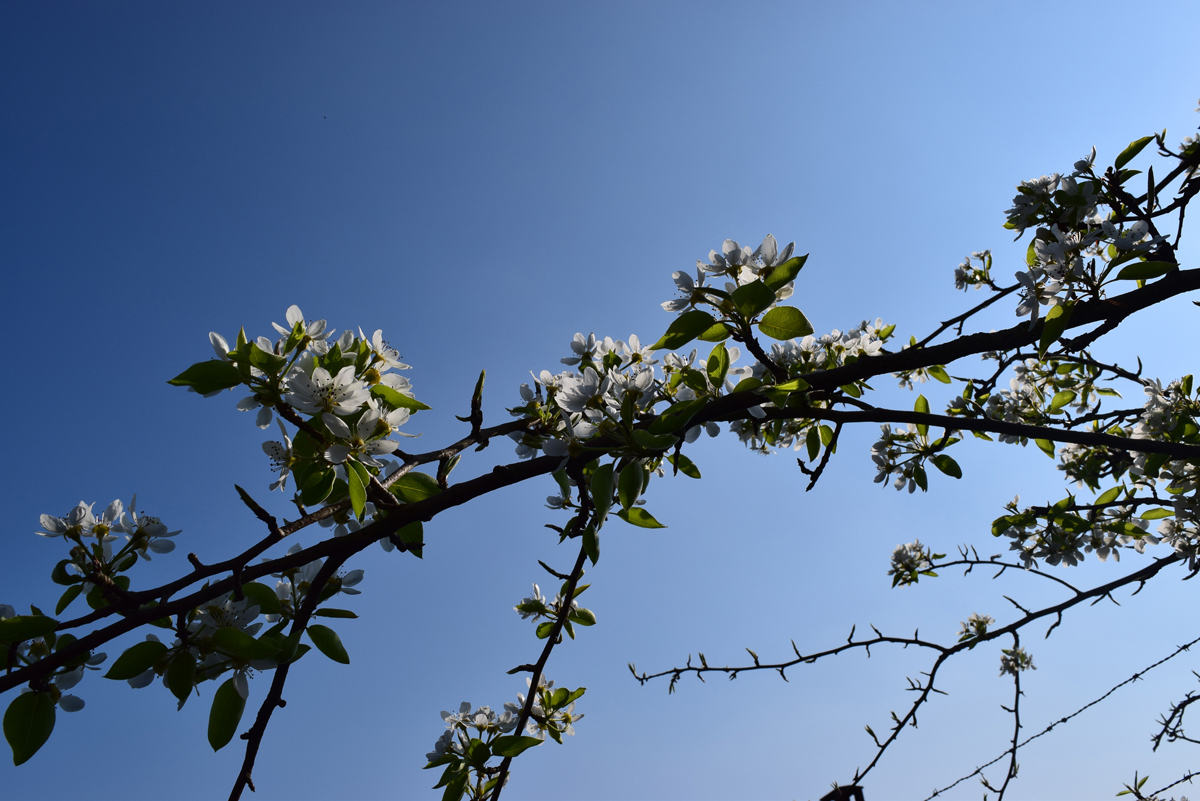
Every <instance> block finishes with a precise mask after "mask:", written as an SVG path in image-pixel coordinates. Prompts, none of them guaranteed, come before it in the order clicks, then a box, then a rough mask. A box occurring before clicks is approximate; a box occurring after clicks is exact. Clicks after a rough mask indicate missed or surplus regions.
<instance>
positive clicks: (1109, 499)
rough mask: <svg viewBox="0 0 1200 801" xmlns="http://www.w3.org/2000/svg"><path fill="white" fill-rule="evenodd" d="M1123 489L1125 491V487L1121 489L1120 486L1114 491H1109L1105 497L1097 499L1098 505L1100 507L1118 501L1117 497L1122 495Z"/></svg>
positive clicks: (1113, 489)
mask: <svg viewBox="0 0 1200 801" xmlns="http://www.w3.org/2000/svg"><path fill="white" fill-rule="evenodd" d="M1122 489H1123V487H1121V485H1119V484H1118V485H1117V486H1115V487H1113V488H1112V489H1110V490H1108V491H1107V492H1105V493H1104V494H1103V495H1101V496H1100V497H1099V498H1097V499H1096V504H1097V505H1100V504H1106V503H1112V502H1113V501H1115V500H1116V499H1117V496H1118V495H1120V494H1121V490H1122Z"/></svg>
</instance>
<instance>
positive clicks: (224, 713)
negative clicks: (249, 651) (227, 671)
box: [208, 679, 246, 751]
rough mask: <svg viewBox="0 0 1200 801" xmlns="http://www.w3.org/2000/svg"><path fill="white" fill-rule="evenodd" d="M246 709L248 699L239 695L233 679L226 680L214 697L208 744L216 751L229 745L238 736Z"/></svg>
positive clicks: (209, 715)
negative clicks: (239, 725)
mask: <svg viewBox="0 0 1200 801" xmlns="http://www.w3.org/2000/svg"><path fill="white" fill-rule="evenodd" d="M245 709H246V699H245V698H242V696H240V695H239V694H238V691H237V688H236V687H234V686H233V679H226V680H225V682H224V683H223V684H222V685H221V686H220V687H218V688H217V691H216V693H215V694H214V695H213V702H212V709H211V710H209V713H208V744H209V745H211V746H212V749H213V750H214V751H220V750H221V749H222V748H224V747H225V746H227V745H229V741H230V740H232V739H233V735H235V734H237V727H238V724H239V723H241V721H242V712H243V711H245Z"/></svg>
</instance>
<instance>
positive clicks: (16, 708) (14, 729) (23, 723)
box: [4, 693, 54, 765]
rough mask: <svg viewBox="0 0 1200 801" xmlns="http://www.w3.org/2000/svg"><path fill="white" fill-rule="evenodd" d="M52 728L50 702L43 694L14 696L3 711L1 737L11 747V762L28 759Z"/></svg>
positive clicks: (40, 745) (19, 763)
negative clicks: (2, 734)
mask: <svg viewBox="0 0 1200 801" xmlns="http://www.w3.org/2000/svg"><path fill="white" fill-rule="evenodd" d="M53 731H54V702H53V701H51V700H50V696H49V695H47V694H46V693H24V694H22V695H18V696H17V697H16V698H14V699H13V701H12V703H11V704H9V705H8V711H6V712H5V713H4V739H6V740H8V744H9V746H11V747H12V752H13V764H14V765H21V764H24V763H25V762H28V761H29V758H30V757H32V756H33V755H34V754H36V753H37V752H38V749H39V748H41V747H42V746H43V745H45V744H46V741H47V740H49V739H50V733H51V732H53Z"/></svg>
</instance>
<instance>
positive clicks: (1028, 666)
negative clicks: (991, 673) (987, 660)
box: [1000, 648, 1037, 676]
mask: <svg viewBox="0 0 1200 801" xmlns="http://www.w3.org/2000/svg"><path fill="white" fill-rule="evenodd" d="M1025 670H1037V665H1035V664H1033V657H1032V656H1030V655H1029V654H1028V653H1026V651H1025V649H1024V648H1005V649H1004V650H1003V651H1001V652H1000V675H1001V676H1004V675H1006V674H1007V675H1009V676H1016V675H1017V674H1018V673H1021V672H1022V671H1025Z"/></svg>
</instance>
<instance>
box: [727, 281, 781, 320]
mask: <svg viewBox="0 0 1200 801" xmlns="http://www.w3.org/2000/svg"><path fill="white" fill-rule="evenodd" d="M730 298H731V299H732V300H733V305H734V306H736V307H737V310H738V312H739V313H741V315H742V317H744V318H745V319H746V320H749V319H750V318H751V317H753V316H754V315H756V314H758V313H759V312H761V311H762V310H763V309H765V308H767V307H768V306H770V305H771V304H772V303H774V302H775V293H774V292H773V291H772V290H770V289H768V288H767V285H766V284H764V283H763V282H762V281H751V282H750V283H748V284H742V285H741V286H739V287H738V288H737V289H735V290H734V291H733V294H732V295H731V296H730Z"/></svg>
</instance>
